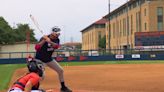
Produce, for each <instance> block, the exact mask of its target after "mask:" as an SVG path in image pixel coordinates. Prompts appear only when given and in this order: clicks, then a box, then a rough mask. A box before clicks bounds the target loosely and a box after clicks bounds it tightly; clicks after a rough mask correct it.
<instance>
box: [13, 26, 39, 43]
mask: <svg viewBox="0 0 164 92" xmlns="http://www.w3.org/2000/svg"><path fill="white" fill-rule="evenodd" d="M14 31H15V32H16V34H17V38H16V41H17V42H21V41H26V36H27V33H28V32H29V33H30V41H31V42H36V41H37V40H36V38H35V37H34V35H35V34H34V32H33V31H34V30H33V29H30V27H29V25H28V24H17V28H16V29H14Z"/></svg>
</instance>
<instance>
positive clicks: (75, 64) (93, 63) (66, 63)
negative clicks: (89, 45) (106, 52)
mask: <svg viewBox="0 0 164 92" xmlns="http://www.w3.org/2000/svg"><path fill="white" fill-rule="evenodd" d="M60 64H61V65H62V66H66V65H67V66H78V65H102V64H164V60H150V61H148V60H143V61H135V60H133V61H87V62H86V61H85V62H84V61H79V62H61V63H60Z"/></svg>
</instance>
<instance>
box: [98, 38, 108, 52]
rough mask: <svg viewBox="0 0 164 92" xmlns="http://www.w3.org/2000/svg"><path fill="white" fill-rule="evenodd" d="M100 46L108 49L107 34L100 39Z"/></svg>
mask: <svg viewBox="0 0 164 92" xmlns="http://www.w3.org/2000/svg"><path fill="white" fill-rule="evenodd" d="M98 45H99V48H101V49H106V36H104V37H102V38H100V39H99V44H98Z"/></svg>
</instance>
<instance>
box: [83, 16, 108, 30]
mask: <svg viewBox="0 0 164 92" xmlns="http://www.w3.org/2000/svg"><path fill="white" fill-rule="evenodd" d="M106 22H107V19H105V18H102V19H100V20H98V21H96V22H94V23H92V24H91V25H89V26H88V27H86V28H84V29H83V30H82V31H81V32H84V31H86V30H87V29H89V28H91V27H92V26H94V25H99V24H105V23H106Z"/></svg>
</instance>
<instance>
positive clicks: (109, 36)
mask: <svg viewBox="0 0 164 92" xmlns="http://www.w3.org/2000/svg"><path fill="white" fill-rule="evenodd" d="M108 15H109V16H108V23H109V24H108V49H110V38H111V35H110V31H111V30H110V29H111V28H110V16H111V15H110V0H108Z"/></svg>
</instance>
